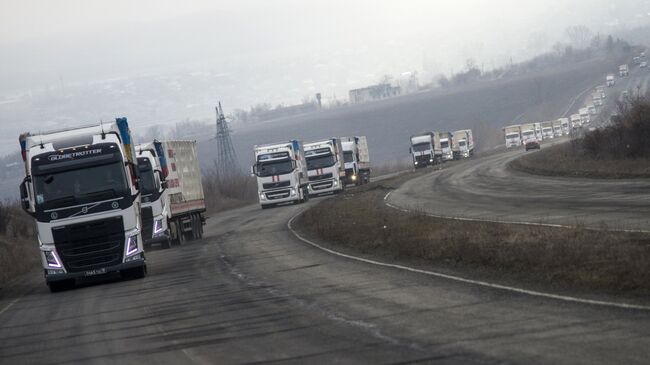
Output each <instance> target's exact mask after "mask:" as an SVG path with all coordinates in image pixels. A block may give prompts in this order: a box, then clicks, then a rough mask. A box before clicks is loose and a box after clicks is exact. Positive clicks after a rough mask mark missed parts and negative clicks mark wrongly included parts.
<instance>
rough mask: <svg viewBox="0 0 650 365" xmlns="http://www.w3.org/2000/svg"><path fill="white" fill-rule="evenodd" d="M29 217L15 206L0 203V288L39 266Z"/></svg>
mask: <svg viewBox="0 0 650 365" xmlns="http://www.w3.org/2000/svg"><path fill="white" fill-rule="evenodd" d="M30 219H31V218H30V217H29V216H27V214H25V213H24V212H22V211H21V209H20V207H19V206H18V205H16V204H6V203H0V288H1V287H2V286H4V285H5V284H7V283H8V282H9V281H10V280H12V279H13V278H15V277H16V276H18V275H20V274H22V273H25V272H27V271H29V270H32V269H34V268H37V267H39V266H40V256H39V255H38V247H37V244H36V235H35V234H34V228H33V225H32V223H31V221H30Z"/></svg>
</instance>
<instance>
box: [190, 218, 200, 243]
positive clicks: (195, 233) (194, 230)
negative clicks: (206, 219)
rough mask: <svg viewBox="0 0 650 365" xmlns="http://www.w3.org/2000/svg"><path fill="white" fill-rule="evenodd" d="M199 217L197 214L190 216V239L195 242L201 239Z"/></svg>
mask: <svg viewBox="0 0 650 365" xmlns="http://www.w3.org/2000/svg"><path fill="white" fill-rule="evenodd" d="M199 225H200V222H199V215H198V214H192V238H193V239H195V240H198V239H199V238H201V234H200V233H199V229H200V228H199Z"/></svg>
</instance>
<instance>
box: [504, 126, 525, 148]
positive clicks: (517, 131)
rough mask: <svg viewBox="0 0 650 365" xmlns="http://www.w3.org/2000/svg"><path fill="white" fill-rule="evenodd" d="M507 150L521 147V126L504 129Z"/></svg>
mask: <svg viewBox="0 0 650 365" xmlns="http://www.w3.org/2000/svg"><path fill="white" fill-rule="evenodd" d="M503 135H504V136H505V140H506V148H510V147H519V146H521V125H520V124H514V125H509V126H507V127H504V128H503Z"/></svg>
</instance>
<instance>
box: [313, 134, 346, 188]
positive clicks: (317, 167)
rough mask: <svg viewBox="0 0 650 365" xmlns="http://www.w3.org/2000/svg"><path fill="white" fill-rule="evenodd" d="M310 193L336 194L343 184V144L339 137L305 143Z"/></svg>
mask: <svg viewBox="0 0 650 365" xmlns="http://www.w3.org/2000/svg"><path fill="white" fill-rule="evenodd" d="M305 159H306V161H307V175H308V176H309V186H308V191H309V194H310V195H318V194H325V193H333V194H337V193H340V192H341V191H343V187H344V186H345V182H344V179H345V163H344V162H343V146H342V145H341V140H340V139H339V138H330V139H326V140H323V141H317V142H312V143H306V144H305Z"/></svg>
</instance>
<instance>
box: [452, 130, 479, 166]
mask: <svg viewBox="0 0 650 365" xmlns="http://www.w3.org/2000/svg"><path fill="white" fill-rule="evenodd" d="M451 150H452V153H453V154H454V160H460V159H461V158H469V157H471V156H472V155H474V136H473V135H472V130H471V129H461V130H459V131H455V132H454V133H453V135H452V146H451Z"/></svg>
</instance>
